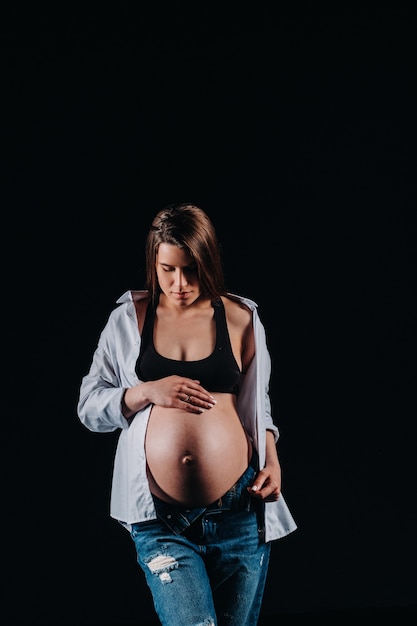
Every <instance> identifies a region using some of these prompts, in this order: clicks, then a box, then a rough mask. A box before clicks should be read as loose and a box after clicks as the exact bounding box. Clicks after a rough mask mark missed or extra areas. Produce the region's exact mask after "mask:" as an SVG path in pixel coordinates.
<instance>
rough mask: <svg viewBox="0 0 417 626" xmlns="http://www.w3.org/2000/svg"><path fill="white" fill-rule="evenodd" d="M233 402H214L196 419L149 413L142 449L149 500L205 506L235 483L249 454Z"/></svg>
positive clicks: (155, 410)
mask: <svg viewBox="0 0 417 626" xmlns="http://www.w3.org/2000/svg"><path fill="white" fill-rule="evenodd" d="M224 395H225V394H222V396H224ZM232 398H233V397H232V396H227V398H222V399H221V401H219V400H218V402H217V404H216V406H215V407H214V408H212V409H210V410H208V411H205V412H204V413H202V414H201V415H195V414H190V413H186V412H184V411H182V410H180V409H167V408H164V407H160V406H154V407H153V408H152V411H151V415H150V418H149V423H148V428H147V433H146V441H145V446H146V458H147V464H148V479H149V484H150V488H151V491H152V493H153V494H154V495H156V496H157V497H159V498H161V499H162V500H165V501H166V502H177V503H181V504H183V505H186V506H205V505H207V504H210V503H211V502H214V501H215V500H217V499H218V498H220V497H221V496H222V495H223V494H224V493H225V492H226V491H227V490H228V489H230V487H232V485H233V484H234V483H235V482H236V481H237V480H238V479H239V478H240V476H241V475H242V474H243V472H244V471H245V470H246V468H247V466H248V463H249V461H250V455H251V452H252V448H251V444H250V441H249V439H248V437H247V435H246V433H245V430H244V429H243V426H242V424H241V422H240V420H239V417H238V415H237V412H236V409H235V407H234V400H232Z"/></svg>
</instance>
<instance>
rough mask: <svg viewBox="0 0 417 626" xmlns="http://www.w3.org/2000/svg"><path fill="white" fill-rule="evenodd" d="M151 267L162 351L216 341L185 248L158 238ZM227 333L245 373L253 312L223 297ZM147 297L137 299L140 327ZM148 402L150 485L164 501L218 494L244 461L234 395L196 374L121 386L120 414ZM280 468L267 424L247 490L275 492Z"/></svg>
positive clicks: (193, 355) (189, 349)
mask: <svg viewBox="0 0 417 626" xmlns="http://www.w3.org/2000/svg"><path fill="white" fill-rule="evenodd" d="M156 270H157V276H158V281H159V285H160V288H161V295H160V299H159V305H158V307H157V311H156V319H155V327H154V343H155V348H156V350H157V352H159V353H160V354H161V355H162V356H164V357H166V358H170V359H176V360H186V361H195V360H199V359H203V358H206V357H207V356H209V355H210V354H211V353H212V351H213V349H214V345H215V324H214V320H213V308H212V305H211V301H210V299H209V298H204V297H203V296H202V293H201V289H200V284H199V280H198V276H197V272H196V269H195V267H194V264H193V260H192V258H191V256H190V255H189V253H188V252H187V251H186V250H183V249H181V248H178V247H176V246H174V245H171V244H165V243H163V244H160V246H159V250H158V254H157V258H156ZM223 302H224V304H225V310H226V319H227V324H228V329H229V335H230V341H231V344H232V349H233V353H234V355H235V358H236V361H237V363H238V365H239V367H240V368H241V370H242V372H243V374H244V372H245V371H246V369H247V367H248V365H249V363H250V362H251V360H252V358H253V356H254V338H253V330H252V318H251V313H250V312H249V311H248V310H247V309H246V308H245V307H243V306H242V305H240V304H239V303H237V302H235V301H232V300H230V299H228V298H223ZM146 306H147V300H143V301H139V302H137V303H136V311H137V318H138V324H139V330H140V332H141V331H142V327H143V321H144V316H145V311H146ZM148 404H152V405H153V406H152V410H151V414H150V418H149V423H148V429H147V434H146V442H145V445H146V455H147V462H148V479H149V484H150V488H151V491H152V492H153V493H154V494H155V495H157V496H158V497H160V498H161V499H163V500H165V501H167V502H179V503H181V504H184V505H188V506H197V505H205V504H209V503H210V502H213V501H215V500H216V499H218V498H220V496H221V495H223V494H224V493H225V492H226V491H227V490H228V489H230V487H231V486H232V485H233V484H234V483H235V482H236V481H237V480H238V479H239V477H240V476H241V475H242V473H243V472H244V471H245V469H246V468H247V466H248V461H249V459H250V456H251V453H252V450H251V444H250V441H249V439H248V437H247V435H246V432H245V430H244V428H243V426H242V424H241V422H240V420H239V416H238V413H237V409H236V398H235V396H234V395H233V394H228V393H211V392H210V390H206V389H205V388H204V387H203V386H202V385H201V384H200V382H199V381H197V380H192V379H189V378H185V377H182V376H175V375H173V376H168V377H166V378H162V379H160V380H157V381H148V382H143V383H140V384H139V385H136V386H135V387H132V388H130V389H127V390H126V392H125V396H124V406H123V412H124V415H125V416H126V417H127V418H129V417H131V416H133V415H134V414H135V413H136V412H137V411H139V410H140V409H142V408H144V407H145V406H147V405H148ZM280 489H281V471H280V465H279V461H278V456H277V451H276V446H275V441H274V438H273V433H272V432H267V449H266V466H265V468H264V469H262V470H261V471H260V472H259V474H258V476H257V477H256V479H255V481H254V483H253V485H252V487H251V488H250V492H251V495H253V496H254V497H257V498H260V499H264V500H267V501H271V500H276V499H277V498H278V497H279V493H280Z"/></svg>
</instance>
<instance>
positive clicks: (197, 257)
mask: <svg viewBox="0 0 417 626" xmlns="http://www.w3.org/2000/svg"><path fill="white" fill-rule="evenodd" d="M160 243H169V244H173V245H174V246H177V247H178V248H184V249H185V250H187V251H188V252H189V254H190V255H191V257H192V258H193V260H194V262H195V263H196V264H197V273H198V279H199V281H200V285H201V289H202V292H203V293H204V294H205V295H208V296H209V297H210V298H211V299H215V298H218V297H219V296H220V295H223V294H224V293H225V286H224V275H223V267H222V260H221V253H220V246H219V243H218V240H217V234H216V231H215V229H214V226H213V224H212V222H211V220H210V218H209V217H208V215H207V214H206V213H205V212H204V211H203V209H201V208H200V207H198V206H196V205H195V204H187V203H183V204H171V205H169V206H167V207H165V208H164V209H162V210H161V211H159V212H158V213H157V214H156V216H155V217H154V219H153V221H152V225H151V228H150V230H149V233H148V237H147V240H146V281H145V283H146V288H147V289H148V290H149V292H150V296H151V299H152V301H153V302H154V303H155V302H156V300H157V298H158V296H159V293H160V288H159V284H158V278H157V275H156V268H155V260H156V254H157V252H158V247H159V244H160Z"/></svg>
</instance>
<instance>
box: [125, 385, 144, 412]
mask: <svg viewBox="0 0 417 626" xmlns="http://www.w3.org/2000/svg"><path fill="white" fill-rule="evenodd" d="M147 391H148V384H147V383H140V384H139V385H135V386H134V387H130V388H129V389H126V391H125V392H124V394H123V398H122V413H123V415H124V416H125V418H126V419H129V418H131V417H133V415H135V414H136V413H137V412H138V411H141V410H142V409H144V408H145V406H147V405H148V404H149V403H150V399H149V396H148V394H147Z"/></svg>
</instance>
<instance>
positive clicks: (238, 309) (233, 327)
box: [222, 296, 255, 372]
mask: <svg viewBox="0 0 417 626" xmlns="http://www.w3.org/2000/svg"><path fill="white" fill-rule="evenodd" d="M222 301H223V303H224V308H225V311H226V320H227V326H228V328H229V335H230V340H231V343H232V346H233V349H234V351H235V352H236V353H238V354H240V361H241V363H242V371H243V372H246V370H247V368H248V367H249V364H250V362H251V361H252V358H253V356H254V354H255V340H254V333H253V315H252V311H251V310H250V309H249V308H248V307H247V306H246V304H243V302H239V301H237V300H233V299H232V298H228V297H227V296H225V297H223V298H222Z"/></svg>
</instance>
